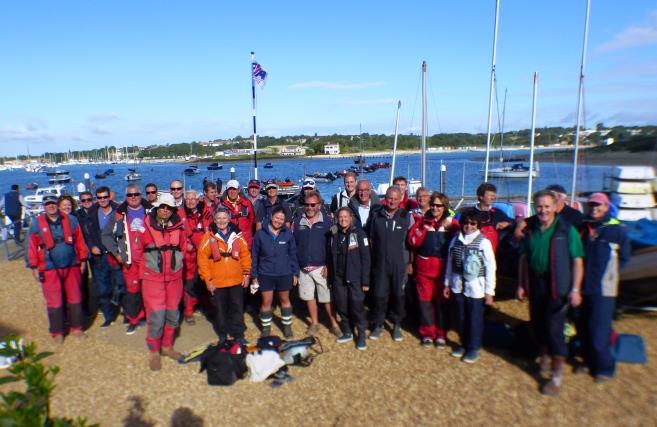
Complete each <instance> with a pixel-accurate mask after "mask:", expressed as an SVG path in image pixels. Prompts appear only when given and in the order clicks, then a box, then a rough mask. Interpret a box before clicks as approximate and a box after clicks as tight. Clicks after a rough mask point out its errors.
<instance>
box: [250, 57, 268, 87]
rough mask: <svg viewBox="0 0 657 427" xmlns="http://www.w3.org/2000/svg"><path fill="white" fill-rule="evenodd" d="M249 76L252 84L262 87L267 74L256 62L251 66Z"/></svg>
mask: <svg viewBox="0 0 657 427" xmlns="http://www.w3.org/2000/svg"><path fill="white" fill-rule="evenodd" d="M251 76H252V78H253V82H254V83H255V84H257V85H258V86H260V87H263V86H264V85H265V82H266V81H267V72H266V71H265V69H264V68H262V67H261V66H260V64H258V63H257V62H254V63H253V64H251Z"/></svg>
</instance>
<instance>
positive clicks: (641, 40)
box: [596, 12, 657, 53]
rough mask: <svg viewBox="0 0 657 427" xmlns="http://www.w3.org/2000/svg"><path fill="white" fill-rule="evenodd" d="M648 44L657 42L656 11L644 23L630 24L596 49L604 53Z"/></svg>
mask: <svg viewBox="0 0 657 427" xmlns="http://www.w3.org/2000/svg"><path fill="white" fill-rule="evenodd" d="M650 44H657V12H652V13H651V14H650V20H649V22H648V23H647V24H646V25H630V26H629V27H627V28H626V29H624V30H623V31H621V32H620V33H617V34H616V35H615V36H614V38H613V39H612V40H610V41H608V42H606V43H603V44H601V45H600V46H598V47H597V49H596V51H598V52H601V53H606V52H613V51H616V50H624V49H631V48H635V47H640V46H645V45H650Z"/></svg>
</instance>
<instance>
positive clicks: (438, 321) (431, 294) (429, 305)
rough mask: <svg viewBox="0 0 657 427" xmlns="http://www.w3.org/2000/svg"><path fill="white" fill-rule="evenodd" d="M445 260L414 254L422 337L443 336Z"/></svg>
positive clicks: (419, 331)
mask: <svg viewBox="0 0 657 427" xmlns="http://www.w3.org/2000/svg"><path fill="white" fill-rule="evenodd" d="M444 280H445V260H443V259H441V258H438V257H423V256H419V255H416V256H415V286H416V289H417V296H418V300H419V303H420V327H419V329H418V333H419V334H420V336H422V337H429V338H431V339H432V340H435V339H436V338H443V339H444V338H445V326H444V325H445V318H446V316H445V313H444V312H445V310H446V305H445V302H446V301H445V298H444V296H443V287H444Z"/></svg>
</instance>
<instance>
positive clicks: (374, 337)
mask: <svg viewBox="0 0 657 427" xmlns="http://www.w3.org/2000/svg"><path fill="white" fill-rule="evenodd" d="M382 333H383V326H377V327H375V328H374V329H372V332H370V339H371V340H378V339H379V338H380V337H381V334H382Z"/></svg>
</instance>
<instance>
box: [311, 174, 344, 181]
mask: <svg viewBox="0 0 657 427" xmlns="http://www.w3.org/2000/svg"><path fill="white" fill-rule="evenodd" d="M310 177H311V178H312V179H314V180H315V182H333V181H335V180H336V179H338V177H337V176H336V175H335V174H333V172H315V173H313V174H311V175H310Z"/></svg>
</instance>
